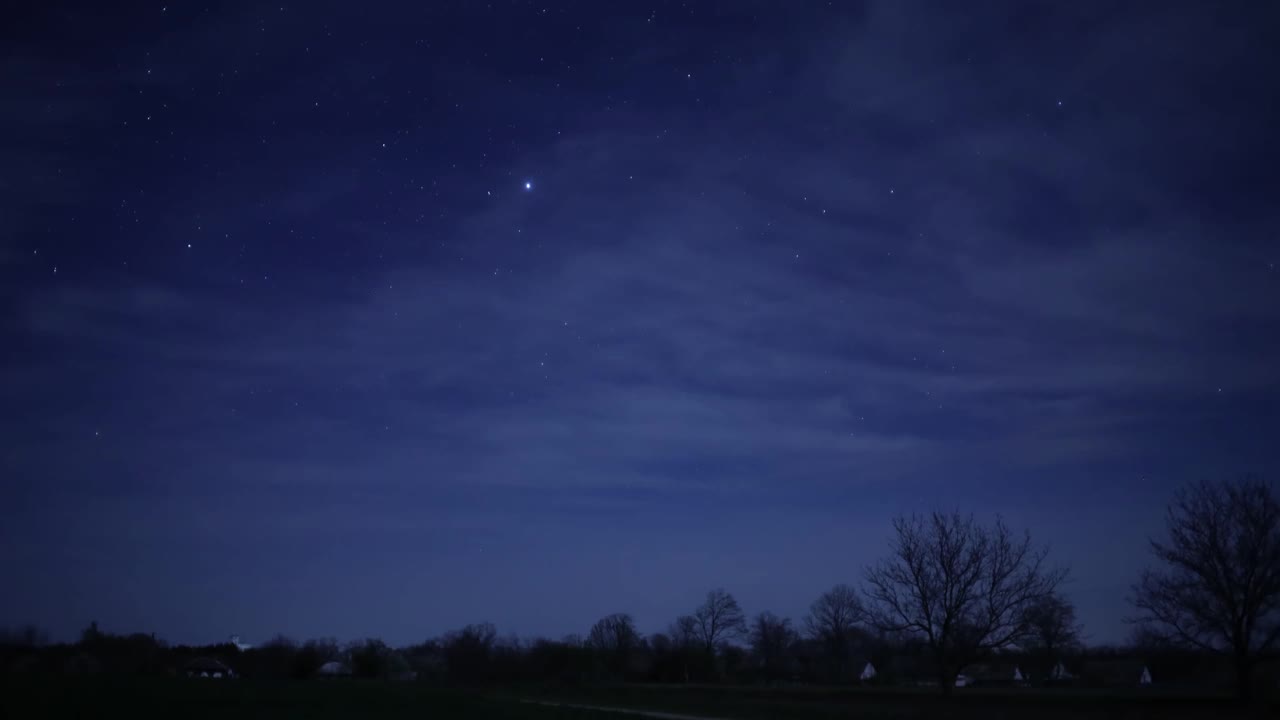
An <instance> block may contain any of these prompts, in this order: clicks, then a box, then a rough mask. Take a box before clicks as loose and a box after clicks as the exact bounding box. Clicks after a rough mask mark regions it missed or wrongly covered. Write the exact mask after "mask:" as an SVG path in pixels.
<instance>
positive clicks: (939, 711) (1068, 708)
mask: <svg viewBox="0 0 1280 720" xmlns="http://www.w3.org/2000/svg"><path fill="white" fill-rule="evenodd" d="M3 693H4V694H3V696H2V699H0V717H14V718H18V717H41V718H46V717H48V718H58V717H68V718H69V717H128V718H130V720H144V719H146V718H166V720H167V719H169V718H272V719H273V720H275V719H284V718H317V719H323V718H343V719H344V720H354V719H356V718H359V719H361V720H366V719H369V720H375V719H378V718H419V719H421V718H430V719H431V720H446V719H450V718H458V719H464V718H466V719H473V720H480V719H484V720H625V718H626V717H627V716H626V715H622V714H619V713H617V712H608V711H605V710H603V709H589V708H584V707H571V706H570V705H577V706H591V708H617V709H631V710H637V709H647V710H655V711H665V712H669V713H678V714H682V715H692V716H698V717H706V718H718V719H720V720H782V719H784V718H785V719H789V720H889V719H890V718H892V719H894V720H912V719H916V718H919V719H920V720H925V719H930V720H931V719H933V718H952V719H955V720H967V719H968V718H974V719H975V720H977V719H981V720H1005V719H1014V718H1030V719H1031V720H1077V719H1079V720H1083V719H1084V718H1116V719H1123V720H1138V719H1139V718H1160V719H1162V720H1163V719H1169V720H1199V719H1201V718H1204V719H1205V720H1208V719H1209V718H1214V719H1217V718H1221V719H1223V720H1231V719H1234V718H1255V717H1271V718H1274V717H1280V705H1276V704H1274V703H1273V704H1270V705H1257V706H1254V707H1252V708H1248V709H1246V708H1241V707H1238V706H1236V705H1235V704H1234V703H1231V702H1229V701H1227V700H1224V699H1222V698H1210V697H1197V696H1190V695H1185V694H1183V695H1178V694H1170V693H1158V692H1156V693H1150V692H1127V693H1118V694H1117V693H1091V692H1079V691H1076V692H1052V691H1038V690H1010V691H990V692H978V691H971V692H965V693H963V694H958V695H957V696H955V697H953V698H941V697H938V696H936V695H935V694H933V693H929V692H923V691H921V692H911V691H868V690H831V689H812V688H810V689H761V688H757V689H746V688H721V687H672V686H618V687H607V688H589V689H587V688H583V689H576V690H566V689H557V690H551V689H547V688H505V689H503V690H500V691H494V690H489V691H483V692H481V691H454V690H439V689H432V688H428V687H424V686H422V685H419V684H416V683H379V682H362V681H342V680H337V681H312V682H295V683H256V682H248V681H243V680H234V681H228V680H187V679H174V680H150V681H139V680H120V679H109V678H95V679H92V680H76V681H68V680H58V681H47V680H46V681H37V682H17V683H15V682H13V678H10V679H9V680H8V681H7V682H5V683H4V687H3ZM529 701H535V702H529ZM547 703H550V704H547ZM561 703H564V704H563V705H562V704H561Z"/></svg>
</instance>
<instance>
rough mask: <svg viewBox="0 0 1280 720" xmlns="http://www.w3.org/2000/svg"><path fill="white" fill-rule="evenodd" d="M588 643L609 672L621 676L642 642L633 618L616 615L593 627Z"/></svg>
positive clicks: (603, 619) (605, 618) (602, 619)
mask: <svg viewBox="0 0 1280 720" xmlns="http://www.w3.org/2000/svg"><path fill="white" fill-rule="evenodd" d="M587 643H588V644H589V645H590V646H591V648H592V649H593V650H595V651H596V652H597V653H598V654H599V656H600V658H601V659H602V660H603V661H604V664H605V667H606V668H607V669H608V670H609V672H611V673H613V674H614V675H619V676H620V675H623V674H625V673H626V671H627V668H628V667H629V666H630V663H631V658H632V656H633V655H634V654H635V652H636V650H637V649H638V648H639V647H640V643H641V640H640V633H638V632H636V625H635V622H633V621H632V619H631V616H630V615H627V614H626V613H615V614H613V615H608V616H606V617H603V618H600V619H599V620H598V621H596V624H595V625H592V626H591V632H590V634H588V636H587Z"/></svg>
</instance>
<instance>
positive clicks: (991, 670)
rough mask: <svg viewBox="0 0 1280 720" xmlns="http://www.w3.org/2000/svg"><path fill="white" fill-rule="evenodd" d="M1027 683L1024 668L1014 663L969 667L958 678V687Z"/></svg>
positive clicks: (984, 664)
mask: <svg viewBox="0 0 1280 720" xmlns="http://www.w3.org/2000/svg"><path fill="white" fill-rule="evenodd" d="M1025 682H1026V676H1025V675H1023V674H1022V668H1020V667H1019V666H1018V665H1016V664H1014V663H983V664H978V665H969V666H967V667H965V668H964V669H963V670H961V671H960V675H959V676H958V677H957V678H956V687H975V686H985V687H992V686H1000V685H1003V686H1010V685H1022V684H1023V683H1025Z"/></svg>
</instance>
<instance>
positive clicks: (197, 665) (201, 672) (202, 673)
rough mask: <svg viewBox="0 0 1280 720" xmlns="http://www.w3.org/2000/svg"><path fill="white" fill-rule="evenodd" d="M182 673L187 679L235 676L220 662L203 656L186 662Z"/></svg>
mask: <svg viewBox="0 0 1280 720" xmlns="http://www.w3.org/2000/svg"><path fill="white" fill-rule="evenodd" d="M182 671H183V672H184V673H186V676H187V677H200V678H231V677H235V676H236V674H235V672H234V671H232V669H231V668H229V667H227V666H226V665H225V664H224V663H223V662H222V661H221V660H217V659H215V658H211V657H203V656H202V657H198V658H195V659H194V660H191V661H190V662H188V663H187V664H186V665H184V666H183V668H182Z"/></svg>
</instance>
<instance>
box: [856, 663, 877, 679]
mask: <svg viewBox="0 0 1280 720" xmlns="http://www.w3.org/2000/svg"><path fill="white" fill-rule="evenodd" d="M858 679H859V680H861V681H862V682H864V683H866V682H872V681H874V680H875V679H876V666H875V665H872V664H871V661H867V664H866V665H863V666H862V672H861V673H860V674H859V675H858Z"/></svg>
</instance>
